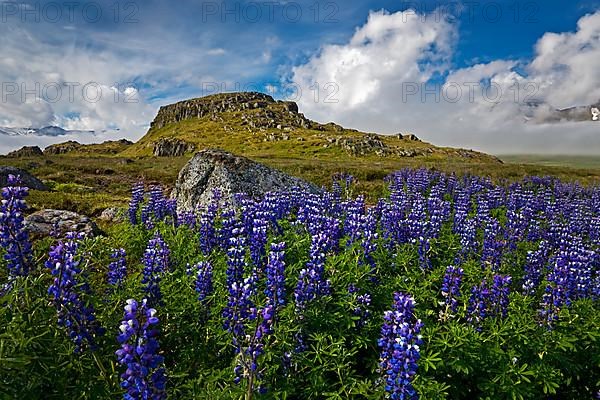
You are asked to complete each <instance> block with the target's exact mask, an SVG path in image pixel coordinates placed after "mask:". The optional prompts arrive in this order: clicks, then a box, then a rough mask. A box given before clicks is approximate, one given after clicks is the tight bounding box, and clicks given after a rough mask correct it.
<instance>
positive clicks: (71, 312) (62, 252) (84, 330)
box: [45, 232, 104, 353]
mask: <svg viewBox="0 0 600 400" xmlns="http://www.w3.org/2000/svg"><path fill="white" fill-rule="evenodd" d="M82 238H83V236H82V235H80V234H76V233H73V232H69V233H67V235H66V241H65V242H63V241H60V240H59V241H58V243H57V244H56V245H54V246H51V247H50V253H49V258H48V260H47V261H46V263H45V265H46V267H47V268H48V269H50V272H51V274H52V276H53V277H54V279H53V281H52V285H50V287H49V288H48V294H49V295H50V297H51V299H50V300H51V302H52V304H54V306H55V307H56V311H57V313H58V325H59V326H61V327H64V328H66V329H67V330H68V331H69V337H70V338H71V340H72V341H73V343H75V352H77V353H78V352H81V351H83V350H85V349H86V348H90V349H91V350H94V348H95V346H96V345H95V342H96V337H98V336H100V335H102V334H103V333H104V330H103V328H102V327H101V326H100V325H99V324H98V321H97V320H96V318H95V315H94V308H93V307H92V306H88V305H87V304H86V302H85V301H84V300H85V299H83V298H82V297H83V296H87V295H89V293H88V286H87V285H86V284H84V282H79V281H78V277H79V274H80V273H81V269H80V264H81V262H82V259H81V255H80V254H78V249H79V240H80V239H82Z"/></svg>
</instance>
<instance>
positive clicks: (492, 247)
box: [481, 217, 504, 271]
mask: <svg viewBox="0 0 600 400" xmlns="http://www.w3.org/2000/svg"><path fill="white" fill-rule="evenodd" d="M501 231H502V227H501V225H500V223H499V222H498V220H497V219H496V218H493V217H487V218H486V225H485V227H484V230H483V249H482V251H481V262H482V265H483V267H484V268H485V267H487V266H489V267H490V268H491V269H492V271H497V270H498V269H499V268H500V261H501V258H502V248H503V245H504V243H503V241H502V240H500V237H501V236H502V234H501Z"/></svg>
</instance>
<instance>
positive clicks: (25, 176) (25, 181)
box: [0, 166, 48, 191]
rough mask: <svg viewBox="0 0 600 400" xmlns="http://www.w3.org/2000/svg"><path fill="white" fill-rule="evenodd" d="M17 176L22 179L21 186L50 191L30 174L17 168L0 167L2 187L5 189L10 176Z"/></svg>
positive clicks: (0, 185) (0, 184) (0, 183)
mask: <svg viewBox="0 0 600 400" xmlns="http://www.w3.org/2000/svg"><path fill="white" fill-rule="evenodd" d="M9 175H15V176H17V175H18V176H20V177H21V185H22V186H26V187H28V188H29V189H34V190H44V191H46V190H48V187H47V186H46V185H44V184H43V183H42V181H40V180H39V179H38V178H36V177H35V176H33V175H31V174H30V173H29V172H27V171H25V170H23V169H21V168H16V167H8V166H0V187H5V186H6V185H7V184H8V176H9Z"/></svg>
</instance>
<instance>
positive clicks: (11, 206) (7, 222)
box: [0, 175, 31, 276]
mask: <svg viewBox="0 0 600 400" xmlns="http://www.w3.org/2000/svg"><path fill="white" fill-rule="evenodd" d="M20 183H21V180H20V178H19V177H16V176H14V175H9V176H8V185H7V187H5V188H2V205H0V246H2V247H3V248H4V249H5V251H6V254H4V259H5V260H6V266H7V268H8V275H9V276H25V275H27V274H28V273H29V270H30V268H31V243H30V242H29V234H28V233H27V231H26V230H25V226H24V224H23V221H24V217H23V212H24V211H25V209H26V208H27V205H26V204H25V200H24V198H25V197H26V196H27V195H28V193H29V189H28V188H27V187H22V186H19V185H20Z"/></svg>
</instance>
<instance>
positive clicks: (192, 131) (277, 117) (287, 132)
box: [122, 92, 500, 163]
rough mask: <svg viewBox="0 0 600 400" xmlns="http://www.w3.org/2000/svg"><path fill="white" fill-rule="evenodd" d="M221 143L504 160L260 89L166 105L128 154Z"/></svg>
mask: <svg viewBox="0 0 600 400" xmlns="http://www.w3.org/2000/svg"><path fill="white" fill-rule="evenodd" d="M204 148H221V149H224V150H227V151H231V152H234V153H238V154H243V155H247V156H261V157H286V158H311V159H315V158H316V159H327V160H338V161H343V160H344V159H348V157H352V158H355V157H358V158H366V159H369V158H373V159H381V158H392V159H393V158H399V159H402V158H414V157H417V158H423V159H427V160H430V161H435V160H436V159H438V160H441V159H447V158H452V159H455V160H456V161H459V160H460V161H463V162H471V161H474V162H491V163H499V162H500V161H499V160H498V159H497V158H495V157H493V156H489V155H487V154H483V153H479V152H475V151H471V150H464V149H454V148H447V147H437V146H434V145H432V144H429V143H426V142H422V141H420V140H419V139H418V138H417V137H416V136H415V135H412V134H410V133H404V134H401V133H399V134H395V135H380V134H376V133H367V132H360V131H357V130H355V129H347V128H344V127H342V126H340V125H337V124H335V123H332V122H331V123H327V124H321V123H318V122H315V121H312V120H310V119H308V118H306V117H305V116H304V114H302V113H300V112H299V110H298V106H297V104H296V103H294V102H291V101H280V100H275V99H273V97H271V96H269V95H267V94H264V93H258V92H237V93H220V94H215V95H210V96H206V97H200V98H196V99H190V100H185V101H180V102H178V103H175V104H171V105H167V106H163V107H161V108H160V110H159V111H158V114H157V116H156V118H155V119H154V121H153V122H152V123H151V127H150V129H149V131H148V133H147V134H146V135H145V136H144V137H143V138H142V139H140V140H139V141H138V142H137V143H135V144H134V145H133V146H130V147H128V148H127V149H126V150H124V151H123V153H122V155H124V156H149V155H152V154H154V155H157V156H180V155H183V154H187V153H190V154H191V153H193V152H194V151H199V150H202V149H204Z"/></svg>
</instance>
